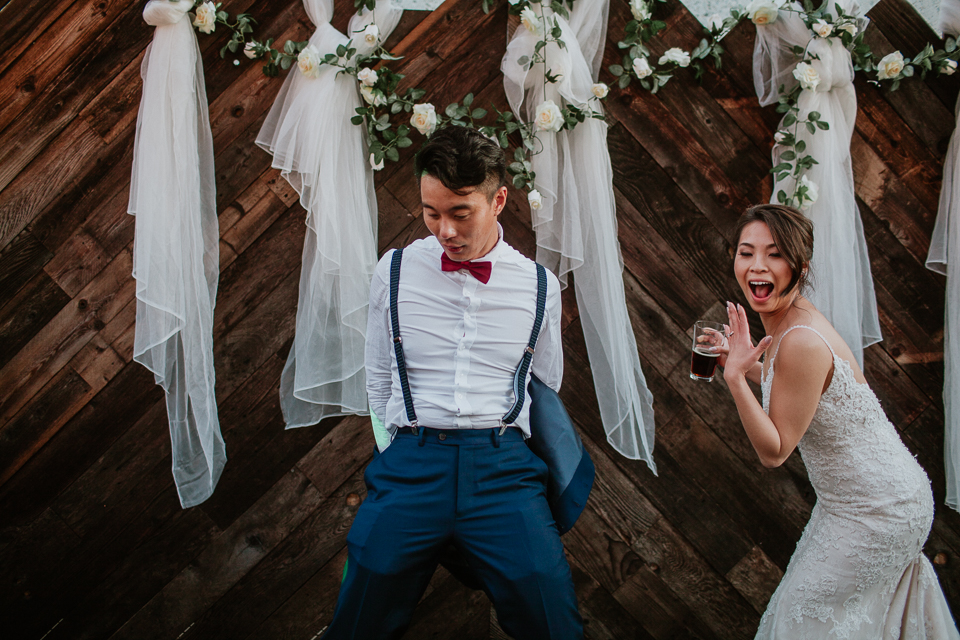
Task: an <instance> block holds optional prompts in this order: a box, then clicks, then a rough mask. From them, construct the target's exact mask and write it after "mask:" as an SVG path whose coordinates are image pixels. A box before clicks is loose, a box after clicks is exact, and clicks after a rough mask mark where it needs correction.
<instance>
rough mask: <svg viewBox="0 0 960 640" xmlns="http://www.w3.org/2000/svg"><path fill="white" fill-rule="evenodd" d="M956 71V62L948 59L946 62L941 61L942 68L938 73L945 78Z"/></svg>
mask: <svg viewBox="0 0 960 640" xmlns="http://www.w3.org/2000/svg"><path fill="white" fill-rule="evenodd" d="M956 70H957V61H956V60H950V59H949V58H947V59H946V60H944V61H943V68H942V69H940V73H942V74H943V75H945V76H952V75H953V72H954V71H956Z"/></svg>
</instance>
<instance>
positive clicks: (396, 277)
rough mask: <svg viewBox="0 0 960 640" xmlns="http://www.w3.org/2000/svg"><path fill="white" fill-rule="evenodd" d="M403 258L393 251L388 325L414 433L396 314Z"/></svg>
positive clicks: (415, 426)
mask: <svg viewBox="0 0 960 640" xmlns="http://www.w3.org/2000/svg"><path fill="white" fill-rule="evenodd" d="M402 258H403V249H397V250H396V251H394V252H393V262H391V263H390V326H391V327H392V328H393V352H394V353H395V354H396V356H397V373H399V374H400V388H401V389H402V390H403V406H404V407H405V408H406V410H407V420H409V421H410V427H411V428H413V433H414V434H416V433H417V432H418V430H419V427H420V423H418V422H417V412H416V411H415V410H414V409H413V398H412V397H411V396H410V385H408V384H407V365H406V361H405V360H404V359H403V340H401V339H400V318H399V316H398V315H397V292H398V291H399V290H400V260H401V259H402Z"/></svg>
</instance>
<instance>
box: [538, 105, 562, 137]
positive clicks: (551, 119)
mask: <svg viewBox="0 0 960 640" xmlns="http://www.w3.org/2000/svg"><path fill="white" fill-rule="evenodd" d="M534 122H536V124H537V129H539V130H540V131H560V129H561V128H562V127H563V113H562V112H561V111H560V107H558V106H557V105H556V104H555V103H554V102H553V100H545V101H544V102H541V103H540V105H539V106H538V107H537V115H536V116H535V118H534Z"/></svg>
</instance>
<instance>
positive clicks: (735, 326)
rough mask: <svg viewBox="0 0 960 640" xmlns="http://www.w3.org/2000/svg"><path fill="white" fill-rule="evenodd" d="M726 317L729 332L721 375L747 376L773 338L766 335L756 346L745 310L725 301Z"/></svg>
mask: <svg viewBox="0 0 960 640" xmlns="http://www.w3.org/2000/svg"><path fill="white" fill-rule="evenodd" d="M727 319H728V322H729V325H730V332H729V334H728V336H727V358H726V363H725V364H724V365H723V367H724V368H723V377H724V379H725V380H729V379H730V377H731V376H744V377H746V376H747V373H748V372H749V371H750V370H751V369H752V368H753V367H754V366H755V365H756V364H757V362H758V361H759V360H760V355H761V354H762V353H763V352H764V350H765V349H766V348H767V347H768V346H769V345H770V342H771V341H772V340H773V338H772V337H771V336H766V337H765V338H763V340H761V341H760V342H759V343H758V344H757V345H756V346H754V344H753V340H752V339H751V338H750V324H749V323H748V322H747V310H746V309H744V308H743V307H741V306H740V305H734V304H733V303H732V302H728V303H727Z"/></svg>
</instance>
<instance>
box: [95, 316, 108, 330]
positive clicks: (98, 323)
mask: <svg viewBox="0 0 960 640" xmlns="http://www.w3.org/2000/svg"><path fill="white" fill-rule="evenodd" d="M106 326H107V323H105V322H104V321H103V320H101V319H100V318H96V319H94V321H93V330H94V331H103V328H104V327H106Z"/></svg>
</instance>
